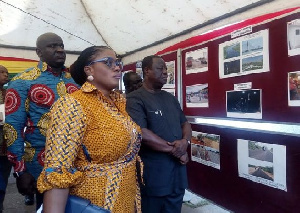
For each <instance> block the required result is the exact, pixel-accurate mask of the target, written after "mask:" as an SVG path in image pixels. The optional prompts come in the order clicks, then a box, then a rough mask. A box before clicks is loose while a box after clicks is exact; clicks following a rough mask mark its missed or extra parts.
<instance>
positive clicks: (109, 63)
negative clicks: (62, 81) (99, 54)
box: [87, 57, 123, 71]
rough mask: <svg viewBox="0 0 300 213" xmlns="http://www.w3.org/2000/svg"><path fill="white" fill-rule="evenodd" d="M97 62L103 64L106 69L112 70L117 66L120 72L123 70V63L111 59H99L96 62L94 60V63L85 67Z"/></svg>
mask: <svg viewBox="0 0 300 213" xmlns="http://www.w3.org/2000/svg"><path fill="white" fill-rule="evenodd" d="M97 62H102V63H104V64H105V65H106V66H108V68H110V69H114V68H115V67H116V66H118V67H119V68H120V71H122V70H123V62H122V61H120V60H118V59H117V60H114V59H113V58H111V57H105V58H101V59H98V60H95V61H92V62H90V63H89V64H88V65H87V66H90V65H92V64H94V63H97Z"/></svg>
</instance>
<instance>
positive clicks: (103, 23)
mask: <svg viewBox="0 0 300 213" xmlns="http://www.w3.org/2000/svg"><path fill="white" fill-rule="evenodd" d="M261 2H266V0H265V1H260V0H238V1H237V0H115V1H114V0H0V46H6V45H7V46H17V47H23V48H27V47H29V48H30V47H31V48H32V47H35V41H36V38H37V37H38V36H39V35H40V34H42V33H45V32H54V33H57V34H58V35H60V36H61V37H62V38H63V40H64V43H65V48H66V50H69V51H81V50H83V49H84V48H86V47H88V46H91V45H108V46H110V47H112V48H113V49H114V50H115V51H116V52H117V53H118V54H119V55H124V54H128V53H130V52H132V51H135V50H137V49H140V48H143V47H145V46H148V45H151V44H153V43H155V42H158V41H161V40H164V39H166V38H169V37H172V36H174V35H175V36H176V35H177V34H178V33H182V32H183V31H186V30H188V29H190V28H193V27H195V26H198V25H201V24H203V23H207V22H208V21H210V20H214V19H216V18H218V17H221V16H224V15H226V14H228V13H232V12H234V11H235V12H238V11H239V8H245V7H246V8H247V7H253V6H255V4H260V3H261Z"/></svg>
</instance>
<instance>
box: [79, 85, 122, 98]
mask: <svg viewBox="0 0 300 213" xmlns="http://www.w3.org/2000/svg"><path fill="white" fill-rule="evenodd" d="M81 90H82V91H83V92H86V93H90V92H94V91H95V92H98V94H99V95H100V96H103V97H104V95H103V94H102V92H101V91H99V90H98V89H97V88H96V87H95V86H94V85H93V84H91V83H90V82H87V81H86V82H85V83H84V84H83V85H82V87H81ZM110 97H111V98H112V100H113V101H124V100H125V98H124V97H123V96H122V95H121V94H119V93H118V92H115V91H111V93H110Z"/></svg>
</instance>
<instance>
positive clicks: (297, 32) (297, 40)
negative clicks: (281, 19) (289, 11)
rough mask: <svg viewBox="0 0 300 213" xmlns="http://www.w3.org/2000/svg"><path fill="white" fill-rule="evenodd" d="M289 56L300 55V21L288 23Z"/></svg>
mask: <svg viewBox="0 0 300 213" xmlns="http://www.w3.org/2000/svg"><path fill="white" fill-rule="evenodd" d="M287 37H288V43H287V46H288V55H289V56H294V55H299V54H300V19H295V20H293V21H291V22H288V23H287Z"/></svg>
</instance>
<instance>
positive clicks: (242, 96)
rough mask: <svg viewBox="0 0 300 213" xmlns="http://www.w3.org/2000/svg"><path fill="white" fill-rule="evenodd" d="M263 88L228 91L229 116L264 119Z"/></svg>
mask: <svg viewBox="0 0 300 213" xmlns="http://www.w3.org/2000/svg"><path fill="white" fill-rule="evenodd" d="M261 104H262V103H261V90H260V89H251V90H233V91H226V110H227V117H233V118H254V119H262V105H261Z"/></svg>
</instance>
